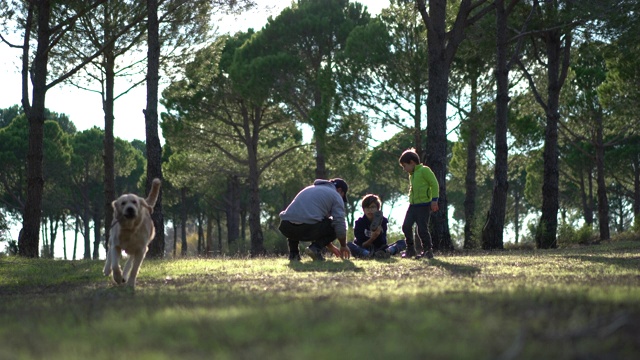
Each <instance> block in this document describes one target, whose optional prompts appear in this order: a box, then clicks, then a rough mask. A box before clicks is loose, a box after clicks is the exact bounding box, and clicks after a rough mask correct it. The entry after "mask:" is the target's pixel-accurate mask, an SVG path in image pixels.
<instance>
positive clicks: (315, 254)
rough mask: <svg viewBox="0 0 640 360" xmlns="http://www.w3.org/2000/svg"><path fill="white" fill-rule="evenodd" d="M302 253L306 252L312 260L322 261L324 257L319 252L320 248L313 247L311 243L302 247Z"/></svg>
mask: <svg viewBox="0 0 640 360" xmlns="http://www.w3.org/2000/svg"><path fill="white" fill-rule="evenodd" d="M304 253H305V254H307V255H308V256H309V257H310V258H312V259H313V261H324V257H323V256H322V254H321V253H320V249H317V248H315V247H313V246H312V245H310V246H308V247H307V248H306V249H304Z"/></svg>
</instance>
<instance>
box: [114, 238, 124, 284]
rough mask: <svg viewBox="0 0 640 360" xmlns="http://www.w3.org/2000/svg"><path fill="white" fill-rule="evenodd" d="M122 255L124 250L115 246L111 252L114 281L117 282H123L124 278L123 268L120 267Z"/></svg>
mask: <svg viewBox="0 0 640 360" xmlns="http://www.w3.org/2000/svg"><path fill="white" fill-rule="evenodd" d="M121 256H122V250H121V249H118V248H116V247H115V246H114V249H113V251H112V252H111V270H113V281H115V282H116V284H122V283H123V282H124V278H123V277H122V269H121V268H120V258H121Z"/></svg>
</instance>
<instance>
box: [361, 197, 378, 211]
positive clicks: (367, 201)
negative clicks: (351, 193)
mask: <svg viewBox="0 0 640 360" xmlns="http://www.w3.org/2000/svg"><path fill="white" fill-rule="evenodd" d="M372 204H375V205H377V206H378V209H380V207H381V206H382V201H381V200H380V197H379V196H378V195H375V194H367V195H365V196H364V197H363V198H362V208H363V209H366V208H368V207H369V206H371V205H372Z"/></svg>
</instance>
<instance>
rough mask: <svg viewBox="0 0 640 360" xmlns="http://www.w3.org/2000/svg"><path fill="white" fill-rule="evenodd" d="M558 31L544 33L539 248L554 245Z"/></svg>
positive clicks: (558, 116)
mask: <svg viewBox="0 0 640 360" xmlns="http://www.w3.org/2000/svg"><path fill="white" fill-rule="evenodd" d="M560 36H561V32H560V31H559V30H555V31H549V32H547V34H546V35H545V40H546V50H547V61H548V63H547V81H548V85H547V108H546V117H547V124H546V126H545V132H544V153H543V167H544V169H543V184H542V215H541V217H540V224H539V228H538V231H537V232H536V245H537V246H538V248H541V249H551V248H556V247H557V246H558V243H557V232H558V208H559V203H558V194H559V187H558V186H559V185H558V184H559V170H558V153H559V151H558V120H559V118H560V114H559V112H558V108H559V99H560V89H561V87H562V86H561V83H560V57H561V54H560V53H561V39H560Z"/></svg>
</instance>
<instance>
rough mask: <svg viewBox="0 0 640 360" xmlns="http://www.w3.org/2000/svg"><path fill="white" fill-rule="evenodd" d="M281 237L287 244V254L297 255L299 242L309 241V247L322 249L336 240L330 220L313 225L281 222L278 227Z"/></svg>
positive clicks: (326, 219)
mask: <svg viewBox="0 0 640 360" xmlns="http://www.w3.org/2000/svg"><path fill="white" fill-rule="evenodd" d="M278 229H279V230H280V232H281V233H282V235H284V236H286V237H287V240H288V242H289V253H292V254H298V253H299V252H300V250H299V248H298V245H299V244H300V241H310V242H311V246H314V247H316V248H318V249H323V248H324V247H325V246H327V245H329V243H330V242H332V241H333V240H335V239H336V231H335V230H334V229H333V226H332V225H331V219H328V218H324V219H323V220H322V221H320V222H317V223H315V224H294V223H292V222H291V221H287V220H282V221H281V222H280V227H278Z"/></svg>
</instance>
